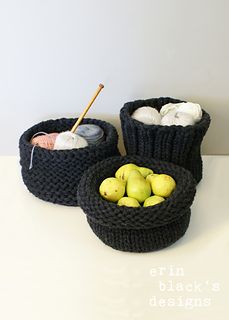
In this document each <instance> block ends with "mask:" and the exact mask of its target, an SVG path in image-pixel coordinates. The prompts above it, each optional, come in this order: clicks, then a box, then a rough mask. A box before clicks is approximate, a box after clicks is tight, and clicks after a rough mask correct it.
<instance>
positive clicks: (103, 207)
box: [78, 156, 196, 252]
mask: <svg viewBox="0 0 229 320" xmlns="http://www.w3.org/2000/svg"><path fill="white" fill-rule="evenodd" d="M163 180H164V182H163V184H162V181H163ZM195 186H196V182H195V180H194V178H193V176H192V174H191V173H190V172H189V171H188V170H186V169H184V168H182V167H180V166H177V165H174V164H172V163H169V162H165V161H161V160H155V159H152V158H143V157H141V156H115V157H110V158H108V159H105V160H103V161H101V162H98V163H97V164H95V165H94V166H92V167H91V168H89V169H88V170H87V171H85V172H84V174H83V176H82V178H81V180H80V183H79V186H78V201H79V205H80V207H81V208H82V209H83V211H84V213H85V214H86V217H87V221H88V223H89V225H90V227H91V229H92V231H93V232H94V233H95V234H96V236H97V237H98V238H99V239H100V240H101V241H102V242H104V243H105V244H106V245H108V246H110V247H112V248H114V249H117V250H121V251H129V252H149V251H155V250H159V249H163V248H165V247H168V246H170V245H171V244H173V243H174V242H176V241H177V240H178V239H180V238H181V237H182V236H183V235H184V234H185V232H186V230H187V228H188V226H189V221H190V215H191V210H190V207H191V205H192V202H193V199H194V196H195V191H196V189H195ZM151 189H152V190H151Z"/></svg>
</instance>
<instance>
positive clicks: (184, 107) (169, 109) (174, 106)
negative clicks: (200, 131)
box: [131, 102, 202, 127]
mask: <svg viewBox="0 0 229 320" xmlns="http://www.w3.org/2000/svg"><path fill="white" fill-rule="evenodd" d="M131 117H132V118H133V119H135V120H138V121H140V122H142V123H144V124H147V125H162V126H172V125H176V126H183V127H185V126H189V125H194V124H195V123H197V122H199V121H200V120H201V118H202V109H201V107H200V105H199V104H197V103H192V102H181V103H168V104H165V105H164V106H163V107H162V108H161V110H160V112H158V111H157V109H156V108H153V107H150V106H144V107H141V108H138V109H136V110H135V111H134V112H133V114H132V115H131Z"/></svg>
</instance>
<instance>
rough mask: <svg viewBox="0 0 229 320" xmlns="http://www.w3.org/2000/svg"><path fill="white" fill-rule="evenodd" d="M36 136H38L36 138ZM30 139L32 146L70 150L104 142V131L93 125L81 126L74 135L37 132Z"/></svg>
mask: <svg viewBox="0 0 229 320" xmlns="http://www.w3.org/2000/svg"><path fill="white" fill-rule="evenodd" d="M37 134H39V135H38V136H37ZM37 134H36V135H34V137H33V138H32V139H31V143H32V144H33V145H36V146H39V147H41V148H45V149H49V150H70V149H79V148H85V147H87V146H88V145H98V144H99V143H101V142H102V141H103V140H104V131H103V129H102V128H100V127H99V126H97V125H94V124H83V125H80V126H79V127H78V128H77V131H76V133H73V132H71V131H65V132H61V133H57V132H53V133H48V134H47V133H45V132H38V133H37Z"/></svg>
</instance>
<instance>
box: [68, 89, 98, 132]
mask: <svg viewBox="0 0 229 320" xmlns="http://www.w3.org/2000/svg"><path fill="white" fill-rule="evenodd" d="M103 88H104V85H103V84H101V83H100V84H99V87H98V89H97V90H96V92H95V94H94V96H93V97H92V99H91V101H90V102H89V103H88V105H87V106H86V108H85V109H84V111H83V112H82V113H81V115H80V116H79V118H78V120H77V121H76V122H75V124H74V126H73V127H72V129H71V132H73V133H74V132H75V131H76V129H77V127H78V126H79V124H80V123H81V121H82V120H83V118H84V116H85V114H86V113H87V112H88V110H89V109H90V107H91V105H92V104H93V102H94V101H95V99H96V98H97V96H98V95H99V93H100V91H101V90H102V89H103Z"/></svg>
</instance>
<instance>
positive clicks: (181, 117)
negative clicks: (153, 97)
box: [161, 109, 195, 127]
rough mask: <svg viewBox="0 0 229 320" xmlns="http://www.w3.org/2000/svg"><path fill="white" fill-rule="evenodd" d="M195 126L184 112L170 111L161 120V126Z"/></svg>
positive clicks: (193, 121) (190, 117) (191, 118)
mask: <svg viewBox="0 0 229 320" xmlns="http://www.w3.org/2000/svg"><path fill="white" fill-rule="evenodd" d="M194 124H195V120H194V119H193V117H192V116H191V115H190V114H188V113H185V112H180V111H177V110H176V109H171V110H170V111H168V112H167V113H166V114H165V115H164V116H163V117H162V119H161V125H163V126H173V125H175V126H183V127H186V126H191V125H194Z"/></svg>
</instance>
